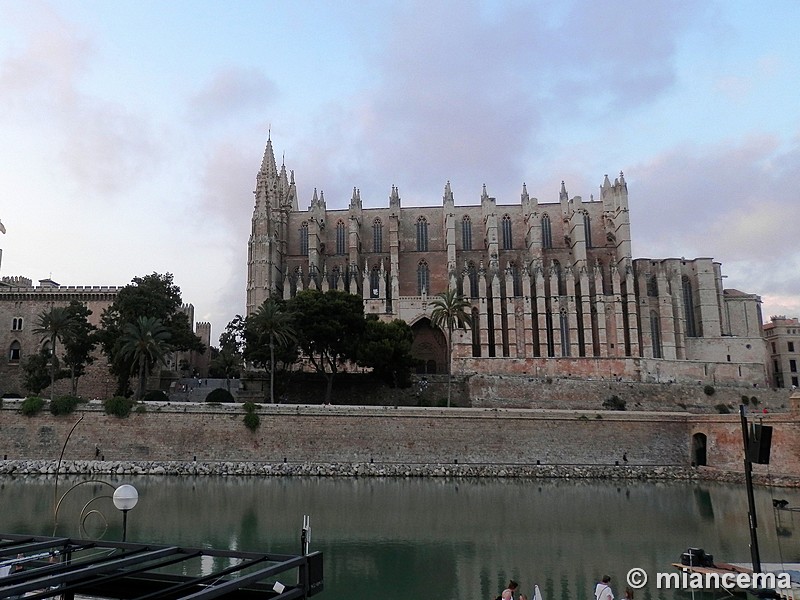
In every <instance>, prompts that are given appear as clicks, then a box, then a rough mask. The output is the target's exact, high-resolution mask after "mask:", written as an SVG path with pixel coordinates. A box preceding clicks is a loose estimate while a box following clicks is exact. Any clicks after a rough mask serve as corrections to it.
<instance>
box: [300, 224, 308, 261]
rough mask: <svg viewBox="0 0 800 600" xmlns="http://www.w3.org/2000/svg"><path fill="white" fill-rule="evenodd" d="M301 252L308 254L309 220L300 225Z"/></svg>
mask: <svg viewBox="0 0 800 600" xmlns="http://www.w3.org/2000/svg"><path fill="white" fill-rule="evenodd" d="M300 254H302V255H303V256H308V221H303V223H302V224H301V225H300Z"/></svg>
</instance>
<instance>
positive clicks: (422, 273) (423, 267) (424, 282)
mask: <svg viewBox="0 0 800 600" xmlns="http://www.w3.org/2000/svg"><path fill="white" fill-rule="evenodd" d="M423 290H425V291H426V292H430V271H429V270H428V263H427V262H425V261H424V260H422V261H420V263H419V265H417V294H418V295H419V296H421V295H422V291H423Z"/></svg>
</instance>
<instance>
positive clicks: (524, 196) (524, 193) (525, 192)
mask: <svg viewBox="0 0 800 600" xmlns="http://www.w3.org/2000/svg"><path fill="white" fill-rule="evenodd" d="M520 199H521V200H522V204H525V203H527V202H529V201H530V199H531V197H530V196H529V195H528V186H527V185H525V183H523V184H522V194H520Z"/></svg>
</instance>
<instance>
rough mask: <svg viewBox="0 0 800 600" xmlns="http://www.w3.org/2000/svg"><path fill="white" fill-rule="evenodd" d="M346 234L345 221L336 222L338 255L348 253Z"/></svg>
mask: <svg viewBox="0 0 800 600" xmlns="http://www.w3.org/2000/svg"><path fill="white" fill-rule="evenodd" d="M345 239H346V233H345V228H344V221H342V220H339V221H337V222H336V254H338V255H340V256H341V255H343V254H345V253H346V247H347V245H346V244H345Z"/></svg>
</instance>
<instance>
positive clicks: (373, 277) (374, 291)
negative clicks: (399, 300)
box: [369, 265, 381, 298]
mask: <svg viewBox="0 0 800 600" xmlns="http://www.w3.org/2000/svg"><path fill="white" fill-rule="evenodd" d="M380 292H381V272H380V270H378V265H375V266H373V267H372V270H371V271H370V272H369V297H370V298H377V297H378V296H379V295H380Z"/></svg>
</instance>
